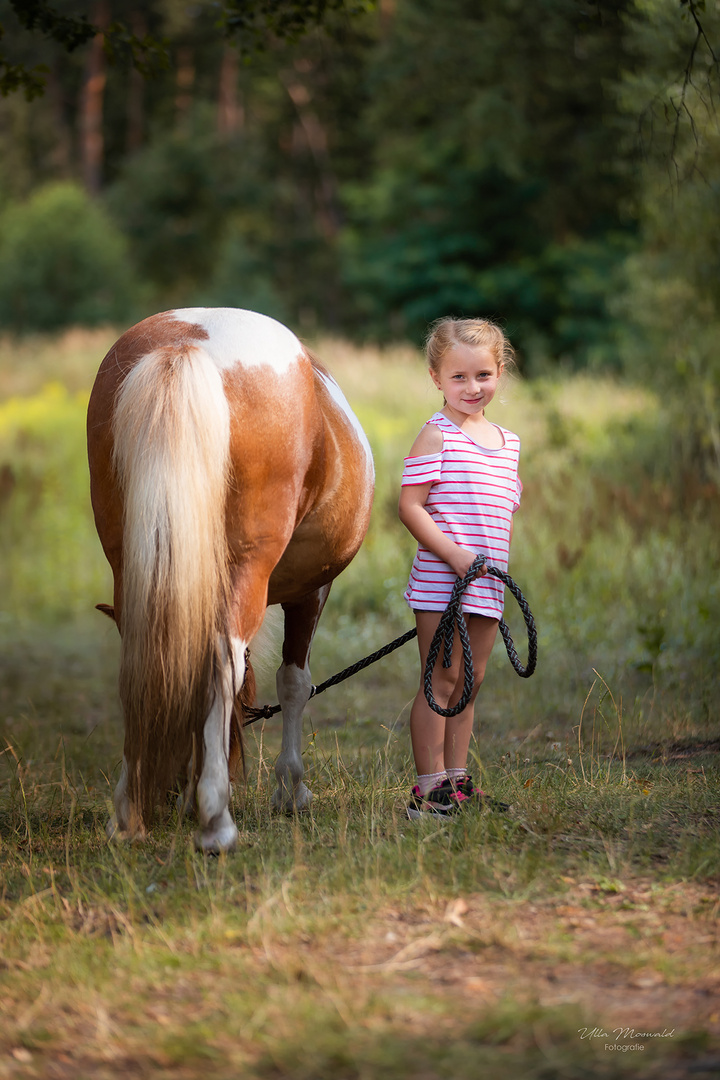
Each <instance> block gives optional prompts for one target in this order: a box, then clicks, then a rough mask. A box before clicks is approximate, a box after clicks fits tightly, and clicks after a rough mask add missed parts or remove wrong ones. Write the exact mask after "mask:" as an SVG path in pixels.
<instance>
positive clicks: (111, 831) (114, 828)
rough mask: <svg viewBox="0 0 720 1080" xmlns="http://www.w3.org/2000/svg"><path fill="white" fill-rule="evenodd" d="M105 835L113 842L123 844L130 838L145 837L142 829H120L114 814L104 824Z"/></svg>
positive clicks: (139, 838)
mask: <svg viewBox="0 0 720 1080" xmlns="http://www.w3.org/2000/svg"><path fill="white" fill-rule="evenodd" d="M105 835H106V836H107V838H108V840H111V841H112V842H113V843H115V844H123V843H126V842H128V841H130V840H144V839H145V837H146V833H145V830H144V829H135V831H132V830H131V829H121V828H120V826H119V825H118V822H117V818H116V817H115V815H114V814H113V816H112V817H111V818H110V820H109V821H108V823H107V825H106V826H105Z"/></svg>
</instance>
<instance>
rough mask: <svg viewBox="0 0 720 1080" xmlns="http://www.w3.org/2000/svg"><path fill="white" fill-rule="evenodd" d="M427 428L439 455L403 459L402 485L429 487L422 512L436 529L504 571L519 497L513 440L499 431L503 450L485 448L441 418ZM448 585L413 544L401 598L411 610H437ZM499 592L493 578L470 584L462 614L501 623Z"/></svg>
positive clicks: (436, 562) (447, 576) (451, 579)
mask: <svg viewBox="0 0 720 1080" xmlns="http://www.w3.org/2000/svg"><path fill="white" fill-rule="evenodd" d="M427 422H428V424H435V425H437V427H439V428H440V430H441V431H442V435H443V448H442V451H441V452H440V453H439V454H431V455H429V456H427V457H415V458H405V469H404V471H403V477H402V486H403V487H407V486H411V485H413V484H432V487H431V488H430V494H429V495H428V498H427V502H426V503H425V509H426V510H427V511H428V513H429V514H430V516H431V517H432V518H433V520H434V521H435V523H436V524H437V525H438V526H439V527H440V528H441V529H442V531H443V532H444V533H446V535H448V536H450V537H451V538H452V539H453V540H454V541H455V543H456V544H460V545H461V546H462V547H465V548H468V549H469V550H471V551H475V552H477V553H478V554H480V553H482V554H483V555H487V558H488V563H489V564H490V565H491V566H497V567H498V568H499V569H500V570H505V571H507V568H508V555H509V551H510V524H511V521H512V515H513V514H514V513H515V511H516V510H517V509H518V507H519V505H520V493H521V491H522V484H521V482H520V478H519V476H518V459H519V457H520V440H519V439H518V437H517V435H513V433H512V432H511V431H506V429H505V428H501V427H498V430H499V431H500V432H501V434H502V436H503V443H504V445H503V446H502V447H501V448H500V449H499V450H488V449H486V448H485V447H484V446H479V445H478V444H477V443H476V442H475V441H474V440H473V439H471V438H470V437H469V436H468V435H465V434H464V432H463V431H462V430H461V429H460V428H459V427H457V426H456V425H455V424H453V422H452V421H451V420H448V418H447V417H446V416H444V415H443V413H441V412H437V413H435V415H434V416H431V417H430V419H429V420H428V421H427ZM496 426H497V425H496ZM455 581H456V576H455V573H454V571H453V570H452V569H451V568H450V567H449V566H448V565H447V563H444V562H443V561H442V560H441V559H440V558H438V556H437V555H435V554H434V553H433V552H432V551H429V550H428V549H427V548H425V547H423V546H422V545H421V544H420V545H418V551H417V555H416V556H415V561H414V562H413V565H412V570H411V571H410V581H409V582H408V587H407V589H406V590H405V599H406V600H407V602H408V604H409V605H410V607H411V608H413V610H416V611H444V610H445V608H446V607H447V602H448V600H449V599H450V593H451V592H452V587H453V585H454V584H455ZM504 591H505V586H504V585H503V583H502V582H501V581H498V579H497V578H495V577H492V576H490V575H487V576H486V577H482V578H476V579H475V581H472V582H471V583H470V585H469V586H468V588H467V590H466V592H465V595H464V596H463V611H465V612H466V613H468V614H473V615H488V616H490V618H493V619H501V618H502V613H503V594H504Z"/></svg>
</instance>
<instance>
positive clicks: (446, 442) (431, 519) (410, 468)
mask: <svg viewBox="0 0 720 1080" xmlns="http://www.w3.org/2000/svg"><path fill="white" fill-rule="evenodd" d="M427 357H428V363H429V365H430V369H429V370H430V377H431V379H432V381H433V382H434V383H435V386H436V387H437V388H438V390H440V391H441V392H442V394H443V396H444V402H443V408H442V409H441V410H440V411H439V412H436V413H435V414H434V415H433V416H431V417H430V419H429V420H428V421H427V423H426V424H425V426H424V427H423V429H422V430H421V432H420V434H419V435H418V437H417V439H416V440H415V442H414V443H413V446H412V449H411V450H410V456H409V457H407V458H406V459H405V470H404V472H403V478H402V491H401V494H400V508H399V509H400V520H401V521H402V523H403V525H405V527H406V528H407V529H408V530H409V531H410V532H411V533H412V535H413V536H414V537H415V539H416V540H417V542H418V550H417V555H416V556H415V561H414V562H413V566H412V570H411V573H410V581H409V583H408V587H407V590H406V592H405V599H406V600H407V602H408V604H409V605H410V607H411V608H412V609H413V611H414V612H415V619H416V622H417V632H418V646H419V649H420V664H421V668H420V671H421V684H420V689H419V691H418V694H417V697H416V698H415V701H414V703H413V707H412V712H411V714H410V733H411V738H412V748H413V756H414V758H415V766H416V769H417V774H418V775H417V784H416V785H415V787H414V788H413V790H412V796H411V800H410V803H409V805H408V809H407V812H408V816H409V817H410V818H419V817H423V816H425V815H427V814H430V815H436V816H437V815H440V816H445V815H447V814H450V813H454V812H455V811H456V810H458V809H459V808H460V807H461V806H470V805H473V804H474V805H481V804H482V802H483V801H486V802H488V803H493V800H490V799H488V798H487V796H484V795H483V793H482V792H481V791H479V790H478V789H477V788H476V787H475V786H474V784H473V782H472V779H471V777H470V776H469V775H468V771H467V757H468V748H469V745H470V737H471V735H472V729H473V718H474V701H475V697H476V696H477V692H478V690H479V689H480V684H481V683H482V681H483V677H484V675H485V668H486V665H487V661H488V658H489V656H490V651H491V649H492V647H493V642H494V641H495V635H496V633H497V628H498V623H499V621H500V619H501V617H502V611H503V585H502V583H501V582H499V581H498V580H497V578H494V577H492V576H488V575H487V571H486V570H485V569H483V571H482V572H481V573H480V574H479V575H476V577H475V579H474V580H473V581H472V582H471V583H470V585H469V586H468V588H467V590H466V592H465V594H464V596H463V601H462V608H463V613H464V615H465V618H466V620H467V625H468V632H469V636H470V643H471V646H472V656H473V668H474V672H475V683H474V688H473V693H472V697H471V700H470V703H469V704H468V705H467V706H466V708H465V709H464V710H463V711H462V712H461V713H459V714H458V715H457V716H452V717H444V716H440V715H439V714H438V713H436V712H434V711H433V710H432V709H431V708H430V706H429V705H428V703H427V701H426V700H425V693H424V690H423V685H422V674H423V673H424V671H425V661H426V658H427V653H428V649H429V647H430V642H431V641H432V638H433V635H434V634H435V630H436V629H437V625H438V623H439V621H440V616H441V614H442V612H443V611H444V610H445V608H446V607H447V603H448V600H449V599H450V593H451V591H452V587H453V585H454V584H455V579H456V578H458V577H460V578H462V577H464V576H465V574H466V573H467V571H468V570H469V569H470V566H471V565H472V563H473V561H474V560H475V557H476V556H477V555H478V554H480V553H482V554H483V555H486V556H487V559H488V562H489V563H490V565H491V566H496V567H498V568H500V569H501V570H505V571H507V567H508V555H509V550H510V540H511V537H512V528H513V514H514V513H515V511H516V510H517V509H518V506H519V504H520V492H521V490H522V485H521V483H520V480H519V478H518V457H519V453H520V440H519V439H518V437H517V435H513V433H512V432H510V431H506V430H505V429H504V428H501V427H498V426H497V424H492V423H491V422H490V421H489V420H488V419H487V418H486V416H485V408H486V406H487V405H489V404H490V402H491V401H492V399H493V397H494V395H495V391H496V390H497V386H498V381H499V379H500V376H501V374H502V372H503V368H504V367H505V366H506V365H507V364H512V363H513V362H514V354H513V350H512V347H511V345H510V343H509V342H508V341H507V339H506V338H505V335H504V334H503V332H502V330H501V329H500V328H499V327H498V326H496V325H495V324H494V323H491V322H488V321H487V320H484V319H442V320H440V321H439V322H438V323H436V324H435V327H434V329H433V331H432V333H431V335H430V337H429V339H428V343H427ZM441 655H442V650H441ZM462 689H463V663H462V650H461V648H460V642H459V635H458V633H457V630H456V631H455V640H454V645H453V651H452V666H451V667H450V668H443V667H442V663H441V660H438V663H437V665H436V668H435V672H434V675H433V694H434V697H435V700H436V702H437V704H438V705H440V706H441V708H450V707H452V706H453V705H454V704H455V703H456V702H457V701H459V699H460V697H461V695H462ZM494 805H495V806H496V808H502V809H506V807H505V806H504V805H503V804H498V803H494Z"/></svg>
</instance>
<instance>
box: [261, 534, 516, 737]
mask: <svg viewBox="0 0 720 1080" xmlns="http://www.w3.org/2000/svg"><path fill="white" fill-rule="evenodd" d="M483 566H487V559H486V557H485V556H484V555H478V557H477V558H476V559H475V561H474V563H473V564H472V566H471V567H470V569H469V570H468V572H467V574H466V575H465V577H464V578H458V580H457V581H456V582H455V585H454V586H453V591H452V594H451V596H450V601H449V603H448V606H447V607H446V608H445V611H444V612H443V614H442V616H441V618H440V622H439V624H438V628H437V630H436V631H435V636H434V637H433V639H432V642H431V644H430V648H429V650H428V655H427V661H426V663H425V673H424V690H425V698H426V700H427V703H428V705H429V706H430V708H431V709H432V710H433V711H434V712H436V713H439V714H440V715H441V716H456V715H457V714H458V713H460V712H462V710H463V709H464V708H465V707H466V706H467V704H468V702H469V700H470V696H471V694H472V690H473V684H474V681H475V674H474V671H473V662H472V649H471V647H470V638H469V636H468V631H467V623H466V622H465V619H464V618H463V616H462V596H463V593H464V592H465V590H466V589H467V587H468V585H469V584H470V582H471V581H472V580H473V579H474V578H475V577H476V576H477V574H478V573H479V571H480V570H482V568H483ZM487 571H488V574H492V575H493V577H496V578H499V579H500V581H502V582H503V583H504V584H505V585H506V586H507V587H508V589H509V590H510V592H511V593H512V594H513V596H514V597H515V599H516V600H517V602H518V604H519V605H520V610H521V611H522V613H523V617H524V619H525V625H526V627H527V635H528V662H527V665H526V666H525V667H523V665H522V663H521V661H520V657H519V656H518V654H517V652H516V650H515V645H514V643H513V639H512V638H511V636H510V631H509V630H508V628H507V626H506V624H505V622H504V620H501V622H500V633H501V635H502V639H503V641H504V642H505V648H506V649H507V654H508V657H509V658H510V663H511V664H512V666H513V667H514V668H515V671H516V672H517V673H518V675H519V676H520V677H521V678H523V679H529V678H530V676H531V675H532V673H533V672H534V670H535V667H536V665H537V630H536V628H535V620H534V619H533V616H532V612H531V611H530V608H529V606H528V602H527V600H526V599H525V597H524V596H523V594H522V593H521V592H520V589H519V588H518V586H517V585H516V584H515V582H514V581H513V579H512V578H511V577H510V575H509V574H506V573H505V572H504V571H503V570H498V569H497V567H495V566H488V567H487ZM455 626H457V629H458V633H459V635H460V643H461V646H462V651H463V665H464V669H465V674H464V679H463V693H462V697H461V698H460V700H459V701H458V703H457V705H454V706H453V708H452V709H442V708H441V707H440V706H439V705H438V704H437V702H436V701H435V698H434V697H433V693H432V673H433V670H434V668H435V664H436V663H437V658H438V654H439V652H440V646H441V645H443V644H444V654H443V667H450V664H451V663H452V645H453V638H454V636H455ZM414 637H417V629H416V628H415V627H413V629H412V630H407V631H406V632H405V633H404V634H401V635H400V637H397V638H395V640H394V641H391V642H389V643H388V644H387V645H383V647H382V648H381V649H377V650H376V651H375V652H374V653H370V655H369V656H366V657H364V659H362V660H358V661H357V663H355V664H351V665H350V666H349V667H346V668H343V670H342V671H339V672H338V673H337V675H332V676H331V677H330V678H329V679H326V680H325V682H323V683H320V685H319V686H312V687H311V689H310V697H311V698H314V697H316V696H317V695H318V694H322V693H323V692H324V691H325V690H329V689H330V687H331V686H337V684H338V683H341V682H344V681H345V680H346V679H350V678H352V676H353V675H357V673H358V672H359V671H362V670H363V669H364V668H366V667H370V665H371V664H374V663H376V662H377V661H378V660H382V659H383V657H384V656H389V655H390V653H393V652H395V650H396V649H399V648H401V647H402V646H403V645H405V644H406V643H407V642H408V641H412V639H413V638H414ZM279 712H280V705H262V706H260V707H259V708H246V709H245V710H244V715H245V719H244V721H243V727H247V726H248V724H254V723H255V721H256V720H269V719H270V717H271V716H275V714H276V713H279Z"/></svg>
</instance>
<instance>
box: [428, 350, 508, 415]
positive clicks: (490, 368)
mask: <svg viewBox="0 0 720 1080" xmlns="http://www.w3.org/2000/svg"><path fill="white" fill-rule="evenodd" d="M502 368H503V365H502V364H498V362H497V360H496V359H495V356H494V354H493V353H492V352H491V351H490V349H484V348H478V347H473V346H472V345H464V344H461V343H458V344H456V345H453V347H452V348H451V349H448V351H447V352H446V353H445V355H444V356H443V358H442V362H441V364H440V371H439V372H438V373H437V374H436V373H435V372H434V371H433V370H432V368H431V369H430V377H431V379H432V381H433V382H434V383H435V385H436V386H437V388H438V390H442V392H443V394H444V395H445V401H446V402H447V405H448V408H449V409H450V410H452V411H454V412H456V413H458V414H459V415H460V416H461V417H462V418H465V417H470V416H477V415H479V414H481V413H482V411H483V409H484V408H485V406H486V405H489V404H490V402H491V401H492V399H493V397H494V396H495V391H496V390H497V386H498V382H499V380H500V375H501V373H502Z"/></svg>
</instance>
